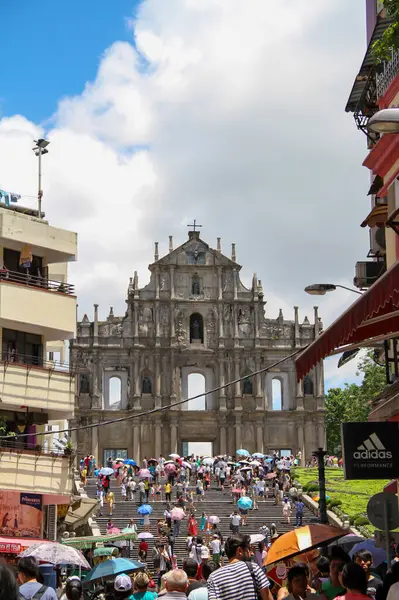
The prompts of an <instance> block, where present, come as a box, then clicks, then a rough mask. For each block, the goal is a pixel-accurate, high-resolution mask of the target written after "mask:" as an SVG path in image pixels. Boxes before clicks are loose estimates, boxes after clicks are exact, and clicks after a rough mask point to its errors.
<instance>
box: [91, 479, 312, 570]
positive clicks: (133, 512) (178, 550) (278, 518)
mask: <svg viewBox="0 0 399 600" xmlns="http://www.w3.org/2000/svg"><path fill="white" fill-rule="evenodd" d="M96 488H97V480H96V479H94V478H91V479H88V481H87V485H86V488H85V489H86V493H87V495H88V496H89V497H90V498H95V497H96ZM111 489H112V491H113V492H114V494H115V506H114V512H113V515H112V523H113V524H114V526H115V527H118V528H119V529H120V530H122V529H124V528H125V527H127V526H128V524H129V520H130V519H134V522H135V524H136V526H137V529H138V532H139V533H140V532H141V531H143V526H142V525H140V516H139V515H138V514H137V508H138V492H136V498H135V500H134V501H125V500H122V498H121V494H120V489H119V487H118V486H117V485H116V483H115V482H114V481H113V480H112V479H111ZM175 499H176V498H175V495H173V496H172V503H171V506H173V500H175ZM150 504H151V506H152V509H153V512H152V514H151V516H150V532H151V533H152V534H153V536H154V538H153V539H149V540H147V541H148V543H149V551H148V558H147V564H148V566H149V567H150V568H151V567H152V550H153V546H154V541H155V538H156V536H157V521H158V519H163V515H164V510H165V507H166V503H165V502H160V501H159V502H153V503H151V502H150ZM194 504H195V509H196V513H195V516H196V519H197V522H198V523H199V521H200V518H201V514H202V512H205V514H206V515H207V516H208V517H209V516H213V515H216V516H218V517H219V519H220V523H219V524H218V527H219V529H220V531H221V533H222V535H223V536H224V538H226V537H227V536H228V535H229V533H230V530H229V525H230V518H229V517H230V515H231V513H232V512H233V511H234V508H235V507H234V505H233V502H232V496H231V492H230V489H226V490H225V491H223V492H222V491H220V490H218V489H216V487H215V485H214V484H213V485H212V489H211V490H209V491H208V492H206V493H205V498H204V501H203V502H200V501H198V500H197V498H195V500H194ZM108 519H109V516H108V506H107V505H106V503H104V508H103V512H102V516H100V514H99V512H97V515H96V516H95V520H96V522H97V524H98V526H99V528H100V530H101V533H104V534H105V533H106V530H107V522H108ZM315 520H316V519H315V516H314V515H313V513H311V512H310V511H309V510H308V509H306V508H305V510H304V524H306V523H309V522H315ZM282 521H283V517H282V507H281V505H279V506H276V505H275V502H274V498H269V499H267V500H266V501H264V502H260V503H259V509H258V510H250V511H248V518H247V523H248V525H247V526H241V527H240V532H242V533H248V534H252V533H259V527H261V526H262V525H267V526H268V527H270V525H271V524H272V523H275V525H276V527H277V532H278V533H279V534H281V533H285V532H286V531H289V530H291V529H293V527H294V526H295V511H292V516H291V523H290V524H287V523H283V522H282ZM198 530H199V527H198ZM198 534H199V535H200V532H199V531H198ZM186 538H187V519H184V520H183V521H182V522H181V527H180V535H179V537H178V538H177V539H176V541H175V546H174V554H175V555H176V556H177V561H178V565H179V566H181V565H182V562H183V560H184V558H186V556H187V551H186ZM137 553H138V542H135V543H132V544H131V548H130V557H131V558H133V559H134V560H136V559H137Z"/></svg>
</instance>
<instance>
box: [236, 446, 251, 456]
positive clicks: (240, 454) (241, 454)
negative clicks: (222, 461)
mask: <svg viewBox="0 0 399 600" xmlns="http://www.w3.org/2000/svg"><path fill="white" fill-rule="evenodd" d="M236 454H237V455H238V456H250V454H249V452H248V450H244V449H243V448H241V449H240V450H237V451H236Z"/></svg>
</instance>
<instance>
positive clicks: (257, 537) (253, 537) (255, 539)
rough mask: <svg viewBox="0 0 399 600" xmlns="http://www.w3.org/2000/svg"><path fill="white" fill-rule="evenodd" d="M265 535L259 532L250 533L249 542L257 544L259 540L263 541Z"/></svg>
mask: <svg viewBox="0 0 399 600" xmlns="http://www.w3.org/2000/svg"><path fill="white" fill-rule="evenodd" d="M265 537H266V536H264V535H262V534H261V533H253V534H252V535H250V538H251V544H252V545H254V544H259V543H260V542H263V540H264V539H265Z"/></svg>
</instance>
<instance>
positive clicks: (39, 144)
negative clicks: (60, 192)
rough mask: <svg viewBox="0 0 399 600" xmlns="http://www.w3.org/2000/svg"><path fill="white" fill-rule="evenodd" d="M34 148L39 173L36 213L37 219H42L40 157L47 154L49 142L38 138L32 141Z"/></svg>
mask: <svg viewBox="0 0 399 600" xmlns="http://www.w3.org/2000/svg"><path fill="white" fill-rule="evenodd" d="M34 142H35V144H36V146H35V147H34V148H32V150H33V152H34V153H35V156H37V157H38V159H39V172H38V190H37V212H38V215H39V219H41V218H42V198H43V190H42V156H43V154H47V153H48V150H47V149H46V148H47V146H48V145H49V143H50V142H49V141H48V140H45V139H44V138H39V139H38V140H34Z"/></svg>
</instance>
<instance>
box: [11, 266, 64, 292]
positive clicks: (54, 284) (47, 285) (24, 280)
mask: <svg viewBox="0 0 399 600" xmlns="http://www.w3.org/2000/svg"><path fill="white" fill-rule="evenodd" d="M0 281H6V282H7V283H20V284H23V285H27V286H28V287H35V288H42V289H44V290H49V291H52V292H60V293H62V294H70V295H74V294H75V286H74V285H71V284H70V283H64V282H63V281H52V280H51V279H46V278H45V277H37V276H36V275H30V273H19V272H18V271H9V270H8V269H7V268H5V267H3V268H1V269H0Z"/></svg>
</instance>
